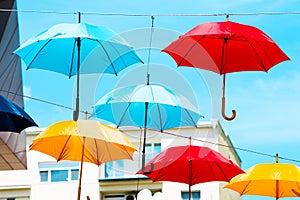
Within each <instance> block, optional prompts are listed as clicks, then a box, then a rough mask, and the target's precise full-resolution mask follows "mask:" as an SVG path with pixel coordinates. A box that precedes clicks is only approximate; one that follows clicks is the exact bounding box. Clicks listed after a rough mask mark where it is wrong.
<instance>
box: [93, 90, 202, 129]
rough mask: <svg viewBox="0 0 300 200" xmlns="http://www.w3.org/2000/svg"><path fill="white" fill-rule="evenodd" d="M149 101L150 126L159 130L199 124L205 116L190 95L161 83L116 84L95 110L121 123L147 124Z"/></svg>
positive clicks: (114, 122) (101, 117) (101, 116)
mask: <svg viewBox="0 0 300 200" xmlns="http://www.w3.org/2000/svg"><path fill="white" fill-rule="evenodd" d="M145 104H148V106H147V107H148V110H147V116H148V117H147V123H146V127H147V128H150V129H154V130H158V131H163V130H166V129H169V128H174V127H181V126H194V127H196V126H197V122H198V120H199V119H200V118H201V117H203V116H202V115H200V114H199V111H198V110H197V108H195V106H193V104H192V103H190V101H189V100H188V99H186V98H185V97H184V96H182V95H180V94H178V93H175V92H174V91H172V90H170V89H169V88H167V87H164V86H162V85H159V84H150V85H134V86H126V87H120V88H116V89H114V90H112V91H110V92H108V93H107V94H106V95H104V96H103V97H102V98H101V99H100V100H99V101H98V102H97V103H96V104H95V107H94V112H95V113H94V114H95V115H96V117H98V118H100V119H104V120H107V121H109V122H112V123H113V124H115V125H116V126H117V127H122V126H138V127H144V125H145V119H144V117H145V114H146V109H145V108H146V105H145Z"/></svg>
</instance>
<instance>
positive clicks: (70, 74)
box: [69, 40, 78, 78]
mask: <svg viewBox="0 0 300 200" xmlns="http://www.w3.org/2000/svg"><path fill="white" fill-rule="evenodd" d="M76 41H77V40H74V46H73V51H72V59H71V66H70V72H69V78H71V76H72V69H73V62H74V57H75V46H76ZM77 75H78V74H77Z"/></svg>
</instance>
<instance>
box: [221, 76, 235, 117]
mask: <svg viewBox="0 0 300 200" xmlns="http://www.w3.org/2000/svg"><path fill="white" fill-rule="evenodd" d="M225 80H226V74H224V75H223V95H222V116H223V118H224V119H226V120H228V121H231V120H233V119H234V118H235V116H236V111H235V110H232V111H231V112H232V115H231V116H230V117H228V116H227V115H226V113H225V85H226V83H225V82H226V81H225Z"/></svg>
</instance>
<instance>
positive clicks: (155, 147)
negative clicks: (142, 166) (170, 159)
mask: <svg viewBox="0 0 300 200" xmlns="http://www.w3.org/2000/svg"><path fill="white" fill-rule="evenodd" d="M145 147H146V148H145V151H146V162H148V161H150V160H151V159H152V158H153V157H154V156H156V155H157V154H159V153H160V152H161V144H160V143H150V144H146V146H145Z"/></svg>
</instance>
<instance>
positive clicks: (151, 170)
mask: <svg viewBox="0 0 300 200" xmlns="http://www.w3.org/2000/svg"><path fill="white" fill-rule="evenodd" d="M153 170H154V164H153V163H150V169H149V171H146V169H145V154H143V156H142V172H143V173H144V174H150V173H151V172H153Z"/></svg>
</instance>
